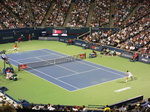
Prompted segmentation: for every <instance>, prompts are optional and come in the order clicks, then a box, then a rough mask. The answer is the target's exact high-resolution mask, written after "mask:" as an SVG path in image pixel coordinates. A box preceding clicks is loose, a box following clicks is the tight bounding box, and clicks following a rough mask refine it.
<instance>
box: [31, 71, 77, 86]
mask: <svg viewBox="0 0 150 112" xmlns="http://www.w3.org/2000/svg"><path fill="white" fill-rule="evenodd" d="M32 70H34V71H37V72H39V73H42V74H44V75H46V76H48V77H51V78H53V79H55V80H58V81H60V82H62V83H64V84H66V85H69V86H71V87H73V88H75V89H79V88H77V87H75V86H73V85H71V84H68V83H66V82H64V81H62V80H59V79H57V78H54V77H53V76H51V75H48V74H46V73H44V72H41V71H39V70H37V69H32Z"/></svg>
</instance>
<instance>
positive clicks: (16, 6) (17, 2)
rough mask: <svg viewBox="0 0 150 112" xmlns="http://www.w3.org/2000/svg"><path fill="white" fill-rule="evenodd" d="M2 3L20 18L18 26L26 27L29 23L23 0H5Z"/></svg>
mask: <svg viewBox="0 0 150 112" xmlns="http://www.w3.org/2000/svg"><path fill="white" fill-rule="evenodd" d="M4 4H5V6H6V8H8V9H9V10H11V11H12V12H13V13H14V14H15V15H17V18H20V19H21V21H22V26H20V27H27V25H28V24H29V22H30V21H29V20H30V16H29V13H28V7H27V5H26V2H25V1H24V0H5V1H4Z"/></svg>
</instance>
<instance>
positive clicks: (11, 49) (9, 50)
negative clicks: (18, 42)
mask: <svg viewBox="0 0 150 112" xmlns="http://www.w3.org/2000/svg"><path fill="white" fill-rule="evenodd" d="M17 49H20V48H17ZM10 50H14V49H8V51H10Z"/></svg>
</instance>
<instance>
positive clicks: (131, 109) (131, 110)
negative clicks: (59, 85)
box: [0, 92, 150, 112]
mask: <svg viewBox="0 0 150 112" xmlns="http://www.w3.org/2000/svg"><path fill="white" fill-rule="evenodd" d="M94 109H95V110H96V111H97V112H150V98H148V99H143V100H140V101H137V102H136V103H129V104H124V103H123V104H122V105H120V106H118V105H114V106H113V107H111V106H109V105H106V106H104V107H102V108H93V109H91V108H88V107H86V106H85V105H82V106H77V105H73V106H69V105H59V104H58V105H53V104H50V103H48V104H34V103H30V104H28V105H24V101H21V102H16V101H14V100H13V99H12V98H10V97H9V96H7V95H6V94H5V93H4V92H0V112H17V111H18V112H22V111H19V110H26V111H23V112H31V110H36V111H38V110H39V111H40V110H41V111H43V112H44V111H63V112H88V111H89V110H91V111H94ZM33 112H34V111H33Z"/></svg>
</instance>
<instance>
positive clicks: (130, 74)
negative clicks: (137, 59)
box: [126, 70, 133, 82]
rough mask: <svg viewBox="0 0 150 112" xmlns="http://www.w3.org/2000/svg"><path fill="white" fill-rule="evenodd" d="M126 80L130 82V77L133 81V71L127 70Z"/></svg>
mask: <svg viewBox="0 0 150 112" xmlns="http://www.w3.org/2000/svg"><path fill="white" fill-rule="evenodd" d="M126 76H127V77H126V82H128V80H129V78H131V81H132V80H133V74H132V73H131V72H129V71H128V70H127V72H126Z"/></svg>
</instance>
